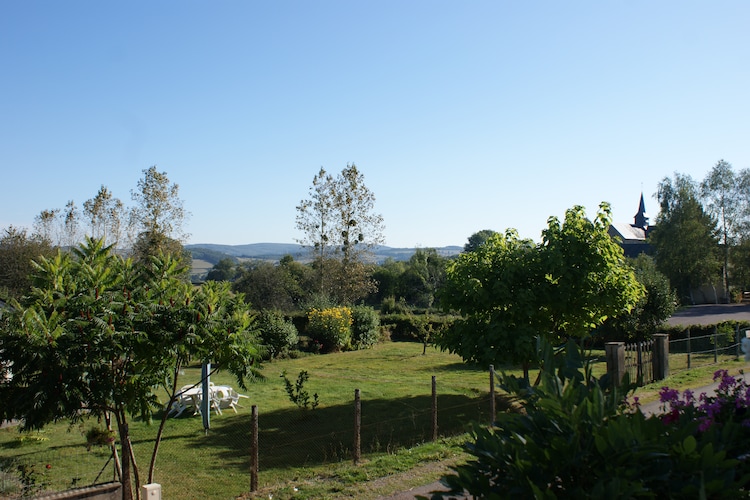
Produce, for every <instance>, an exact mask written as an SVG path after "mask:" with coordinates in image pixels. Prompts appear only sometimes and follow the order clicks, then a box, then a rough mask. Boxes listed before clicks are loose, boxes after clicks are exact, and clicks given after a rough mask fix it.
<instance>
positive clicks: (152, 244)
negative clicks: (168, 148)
mask: <svg viewBox="0 0 750 500" xmlns="http://www.w3.org/2000/svg"><path fill="white" fill-rule="evenodd" d="M179 192H180V187H179V185H177V184H174V183H170V180H169V178H168V177H167V173H166V172H159V171H158V170H156V166H152V167H150V168H148V169H146V170H143V178H142V179H139V180H138V187H137V189H135V190H132V191H131V192H130V194H131V197H132V199H133V201H134V202H135V206H133V207H132V208H131V210H130V221H129V224H130V228H131V229H130V230H131V231H133V232H135V234H136V241H135V244H134V245H133V257H134V259H135V260H136V262H140V263H144V264H145V263H147V262H148V260H149V258H150V257H151V256H154V255H158V254H159V253H160V252H162V253H168V254H171V255H173V256H176V257H179V258H181V259H183V260H185V261H186V262H187V263H189V262H190V254H189V253H188V252H185V251H184V250H183V248H182V241H184V240H185V239H186V238H187V234H185V233H184V232H183V225H184V223H185V221H186V220H187V218H188V217H189V215H190V214H189V213H188V212H187V211H186V210H185V208H184V206H183V202H182V200H181V199H180V197H179ZM188 267H189V266H188ZM187 275H189V273H188V274H186V276H187Z"/></svg>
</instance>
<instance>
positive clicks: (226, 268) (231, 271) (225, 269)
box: [206, 257, 237, 281]
mask: <svg viewBox="0 0 750 500" xmlns="http://www.w3.org/2000/svg"><path fill="white" fill-rule="evenodd" d="M235 264H236V259H233V258H231V257H225V258H223V259H221V260H220V261H219V262H217V263H216V264H215V265H214V267H212V268H211V270H210V271H209V272H208V274H207V275H206V280H210V281H233V280H234V279H235V277H236V276H237V268H236V266H235Z"/></svg>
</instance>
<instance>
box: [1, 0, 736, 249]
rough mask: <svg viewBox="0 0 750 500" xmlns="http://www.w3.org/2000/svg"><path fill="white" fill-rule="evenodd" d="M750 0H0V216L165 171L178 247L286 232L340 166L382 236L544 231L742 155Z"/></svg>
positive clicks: (294, 234)
mask: <svg viewBox="0 0 750 500" xmlns="http://www.w3.org/2000/svg"><path fill="white" fill-rule="evenodd" d="M748 22H750V3H748V2H740V1H737V2H725V1H718V2H697V1H659V2H653V1H610V2H594V1H591V2H583V1H572V2H560V1H532V2H518V1H512V2H511V1H499V0H496V1H468V2H455V1H451V2H443V1H436V0H429V1H408V0H399V1H389V0H379V1H351V0H349V1H325V0H322V1H314V2H313V1H296V2H289V1H283V0H279V1H273V2H260V1H255V2H254V1H216V2H197V1H189V0H181V1H158V2H145V1H132V2H100V1H91V2H82V1H75V0H71V1H66V2H58V1H54V2H53V1H49V2H45V1H33V0H32V1H20V0H16V1H12V0H6V1H3V2H0V71H2V73H1V74H2V77H1V78H0V96H2V97H1V98H0V165H1V166H2V185H3V189H2V196H0V228H5V227H7V226H9V225H11V224H12V225H15V226H26V227H30V226H31V225H32V222H33V219H34V217H35V216H36V215H37V214H38V213H39V212H40V211H42V210H43V209H49V208H62V207H63V206H64V205H65V204H66V202H67V201H68V200H74V201H75V202H76V203H77V204H78V205H79V206H80V205H82V204H83V202H84V201H85V200H87V199H89V198H92V197H93V196H94V195H95V194H96V192H97V191H98V189H99V186H101V185H105V186H107V187H108V188H109V189H110V190H111V191H112V192H113V193H114V195H115V196H117V197H119V198H120V199H122V200H123V201H124V202H126V204H129V203H130V190H131V189H133V188H135V187H136V183H137V181H138V179H139V178H140V177H141V176H142V170H144V169H147V168H148V167H150V166H151V165H156V166H157V168H158V169H159V170H160V171H165V172H167V174H168V175H169V178H170V179H171V180H172V181H174V182H176V183H177V184H179V185H180V193H181V198H182V199H183V200H184V202H185V207H186V208H187V209H188V210H189V211H190V212H191V213H192V217H191V218H190V220H189V222H188V224H187V227H186V229H187V231H188V232H189V233H191V235H192V236H191V237H190V240H189V242H190V243H223V244H244V243H259V242H276V243H289V242H293V241H294V240H295V239H296V238H299V237H301V234H300V233H299V232H298V231H297V230H296V228H295V224H294V220H295V214H296V212H295V206H296V205H297V204H298V203H299V202H300V200H301V199H303V198H305V197H306V196H307V194H308V189H309V187H310V185H311V183H312V179H313V177H314V176H315V174H316V173H317V171H318V170H319V168H320V167H321V166H322V167H324V168H325V169H326V170H328V171H330V172H338V171H340V170H341V169H342V168H343V167H345V166H346V164H347V163H350V162H354V163H356V164H357V166H358V168H359V169H360V170H361V171H362V173H363V174H364V176H365V182H366V185H367V186H368V187H369V188H370V189H371V190H372V191H373V192H374V194H375V196H376V198H377V202H376V211H377V212H379V213H381V214H382V215H383V217H384V219H385V225H386V231H385V237H386V244H388V245H389V246H395V247H412V246H421V247H433V246H434V247H437V246H445V245H463V244H464V243H465V242H466V239H467V238H468V236H470V235H471V234H472V233H474V232H476V231H478V230H481V229H494V230H497V231H503V230H505V229H506V228H508V227H514V228H517V229H518V230H519V232H520V233H521V235H522V236H524V237H529V238H533V239H535V240H538V239H539V236H540V232H541V230H542V229H543V228H544V227H546V223H547V218H548V217H549V216H551V215H556V216H562V215H563V214H564V211H565V210H566V209H567V208H570V207H572V206H573V205H583V206H585V207H586V209H587V213H589V214H590V215H593V214H594V213H595V212H596V209H597V206H598V204H599V202H601V201H607V202H609V203H610V204H611V205H612V209H613V216H614V219H615V221H617V222H632V219H633V216H634V215H635V213H636V211H637V208H638V199H639V196H640V193H641V191H643V193H644V195H645V196H646V204H647V208H648V209H649V213H650V215H652V218H653V216H655V215H656V211H657V210H656V209H657V204H656V201H655V200H654V198H653V194H654V192H655V191H656V186H657V183H658V182H659V181H660V180H661V179H662V178H663V177H665V176H671V175H672V173H673V172H675V171H677V172H681V173H686V174H690V175H692V176H693V177H694V178H696V179H701V178H703V176H704V175H705V174H706V173H707V172H708V171H709V170H710V169H711V167H712V166H713V165H714V164H715V163H716V162H717V161H718V160H720V159H725V160H726V161H728V162H730V163H731V164H732V165H733V166H734V167H735V169H736V170H739V169H742V168H748V167H750V149H749V148H750V143H749V142H748V138H749V137H750V98H748V89H750V64H749V63H750V57H749V56H750V30H748V29H747V24H748Z"/></svg>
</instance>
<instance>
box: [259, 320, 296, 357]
mask: <svg viewBox="0 0 750 500" xmlns="http://www.w3.org/2000/svg"><path fill="white" fill-rule="evenodd" d="M258 328H259V330H260V338H261V340H262V341H263V345H265V346H266V347H267V348H268V355H269V357H271V358H276V357H280V356H285V355H286V354H287V353H288V352H289V350H290V349H292V348H294V347H295V346H296V345H297V343H298V342H299V334H298V332H297V328H296V327H295V326H294V323H292V321H291V320H289V319H287V318H285V317H284V315H283V314H282V313H281V312H279V311H273V310H267V311H263V312H261V313H260V316H259V319H258Z"/></svg>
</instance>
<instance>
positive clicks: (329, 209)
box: [296, 164, 384, 302]
mask: <svg viewBox="0 0 750 500" xmlns="http://www.w3.org/2000/svg"><path fill="white" fill-rule="evenodd" d="M374 207H375V195H374V194H373V193H372V192H371V191H370V190H369V189H368V188H367V186H366V185H365V182H364V176H363V175H362V173H361V172H360V171H359V170H358V169H357V167H356V166H355V165H354V164H351V165H347V166H346V168H344V169H343V170H342V171H341V173H340V174H339V175H338V176H337V177H335V178H334V177H333V176H332V175H330V174H328V173H327V172H326V171H325V169H323V168H321V169H320V171H319V172H318V174H317V175H316V176H315V177H314V178H313V184H312V186H311V187H310V193H309V197H308V198H307V199H304V200H302V201H301V202H300V204H299V205H297V217H296V225H297V229H299V230H300V231H301V232H302V233H303V236H302V238H301V239H299V240H297V241H298V242H299V243H301V244H302V245H304V246H306V247H308V248H309V249H310V250H311V252H312V254H313V258H314V261H315V266H316V270H317V271H318V276H319V290H320V293H321V294H323V295H330V296H334V297H335V298H337V299H338V300H339V301H342V302H352V301H354V300H356V299H358V298H360V297H363V296H364V295H366V294H367V293H368V292H369V291H371V289H372V281H371V280H370V279H369V276H368V275H367V268H366V266H365V263H366V261H367V255H368V254H369V253H370V251H371V249H372V247H373V246H374V245H377V244H382V243H383V242H384V237H383V217H382V216H381V215H379V214H376V213H375V212H374Z"/></svg>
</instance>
